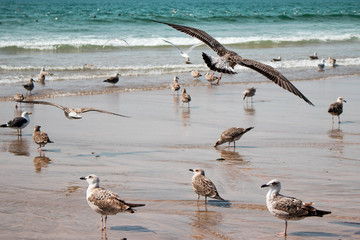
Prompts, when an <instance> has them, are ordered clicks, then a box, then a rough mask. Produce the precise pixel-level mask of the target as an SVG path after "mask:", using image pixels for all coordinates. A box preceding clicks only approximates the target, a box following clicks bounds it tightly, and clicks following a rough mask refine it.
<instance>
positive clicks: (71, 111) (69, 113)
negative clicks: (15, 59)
mask: <svg viewBox="0 0 360 240" xmlns="http://www.w3.org/2000/svg"><path fill="white" fill-rule="evenodd" d="M23 103H31V104H43V105H50V106H54V107H57V108H60V109H61V110H63V111H64V114H65V117H67V118H68V119H81V118H82V116H81V115H80V114H82V113H86V112H91V111H96V112H101V113H107V114H112V115H116V116H119V117H128V116H125V115H120V114H117V113H113V112H108V111H104V110H101V109H96V108H89V107H83V108H68V107H63V106H61V105H60V104H56V103H51V102H46V101H23Z"/></svg>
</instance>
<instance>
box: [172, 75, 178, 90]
mask: <svg viewBox="0 0 360 240" xmlns="http://www.w3.org/2000/svg"><path fill="white" fill-rule="evenodd" d="M178 80H179V77H178V76H175V77H174V82H173V84H172V85H171V89H172V90H173V92H178V91H179V90H180V84H179V81H178Z"/></svg>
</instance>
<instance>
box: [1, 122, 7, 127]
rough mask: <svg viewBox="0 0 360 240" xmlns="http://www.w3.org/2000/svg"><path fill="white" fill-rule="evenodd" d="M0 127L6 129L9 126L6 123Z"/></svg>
mask: <svg viewBox="0 0 360 240" xmlns="http://www.w3.org/2000/svg"><path fill="white" fill-rule="evenodd" d="M0 127H2V128H5V127H8V125H7V124H6V123H5V124H1V125H0Z"/></svg>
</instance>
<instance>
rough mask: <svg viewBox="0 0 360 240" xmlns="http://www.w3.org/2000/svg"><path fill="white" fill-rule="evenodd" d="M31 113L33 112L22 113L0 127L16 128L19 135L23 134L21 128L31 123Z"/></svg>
mask: <svg viewBox="0 0 360 240" xmlns="http://www.w3.org/2000/svg"><path fill="white" fill-rule="evenodd" d="M29 114H31V112H23V113H22V114H21V117H16V118H14V119H13V120H10V121H8V122H7V123H5V124H2V125H0V127H2V128H6V127H8V128H14V129H16V131H17V134H18V136H21V129H23V128H25V127H26V126H27V125H29V123H30V118H29Z"/></svg>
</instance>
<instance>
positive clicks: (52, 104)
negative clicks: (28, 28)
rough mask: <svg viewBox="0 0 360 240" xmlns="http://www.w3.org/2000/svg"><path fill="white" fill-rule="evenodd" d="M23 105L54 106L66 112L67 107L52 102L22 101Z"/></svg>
mask: <svg viewBox="0 0 360 240" xmlns="http://www.w3.org/2000/svg"><path fill="white" fill-rule="evenodd" d="M22 102H23V103H31V104H43V105H50V106H54V107H57V108H60V109H61V110H64V109H65V107H63V106H61V105H59V104H56V103H51V102H46V101H22Z"/></svg>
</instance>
